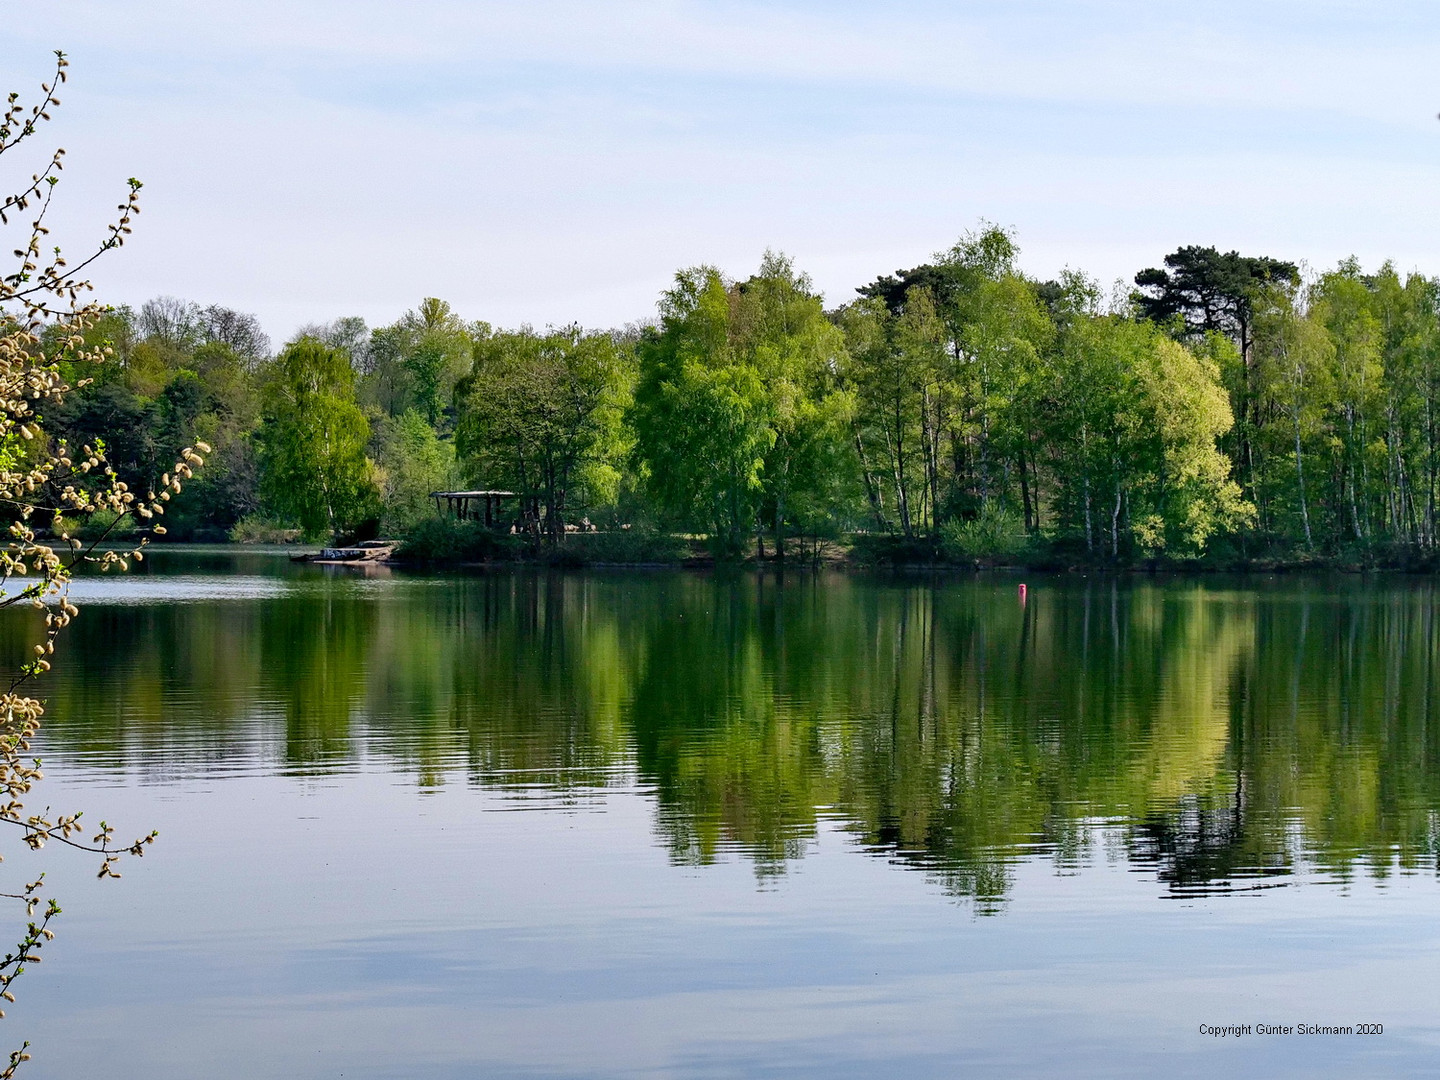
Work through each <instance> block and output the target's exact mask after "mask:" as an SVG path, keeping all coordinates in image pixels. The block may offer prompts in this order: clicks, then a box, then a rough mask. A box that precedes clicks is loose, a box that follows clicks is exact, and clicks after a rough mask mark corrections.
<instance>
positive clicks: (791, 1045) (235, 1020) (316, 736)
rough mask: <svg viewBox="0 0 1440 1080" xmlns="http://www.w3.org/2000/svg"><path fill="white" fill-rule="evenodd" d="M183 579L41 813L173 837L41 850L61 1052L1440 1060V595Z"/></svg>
mask: <svg viewBox="0 0 1440 1080" xmlns="http://www.w3.org/2000/svg"><path fill="white" fill-rule="evenodd" d="M140 570H141V572H140V573H139V574H134V575H131V576H129V577H127V578H123V579H109V578H105V579H88V580H84V581H81V582H79V583H77V585H76V589H75V592H76V595H77V598H78V599H80V600H82V601H83V603H84V605H85V606H84V610H83V613H82V615H81V617H80V618H79V619H78V620H77V622H76V623H75V625H74V627H73V628H72V631H71V633H70V636H69V638H68V639H67V640H66V642H65V644H64V646H63V648H62V650H61V655H60V657H59V660H58V663H57V665H56V671H55V673H54V675H53V676H52V677H51V679H50V682H49V683H48V685H47V686H46V689H45V692H46V694H47V695H48V697H49V701H50V713H51V715H50V719H49V722H48V726H47V728H46V729H45V734H44V746H43V753H44V756H45V759H46V762H47V765H48V766H49V768H48V769H47V772H48V773H49V779H47V781H46V783H45V789H44V798H45V799H46V800H48V801H49V802H50V803H51V804H52V805H54V806H55V807H56V808H57V809H67V810H68V809H72V808H82V807H83V808H85V809H87V810H88V812H89V815H90V816H92V817H101V816H104V817H107V818H108V819H109V820H110V821H111V822H113V823H117V824H118V825H119V827H120V830H121V831H122V832H123V833H126V834H129V833H135V832H140V831H143V830H147V829H149V828H151V827H156V828H159V830H160V832H161V838H160V842H159V843H158V844H157V845H156V847H155V848H154V849H153V851H152V854H151V855H150V856H148V857H147V858H146V859H145V860H144V861H143V863H135V862H133V861H132V862H131V863H130V865H129V866H127V867H125V877H124V880H123V881H120V882H104V883H101V882H96V881H94V880H93V878H92V875H93V872H94V866H92V865H91V863H90V861H89V860H88V859H87V860H83V861H79V862H77V861H74V860H66V859H64V858H62V857H61V856H59V855H54V854H52V853H51V852H50V851H49V850H48V849H47V851H46V852H45V853H44V855H45V859H44V865H45V866H46V867H48V868H49V869H50V871H51V876H52V878H55V879H57V880H58V884H59V886H60V892H61V895H62V898H63V901H64V902H65V907H66V913H65V915H64V916H63V919H62V920H61V924H60V925H58V926H57V929H59V931H60V937H59V938H58V940H57V941H56V942H55V943H54V945H53V947H52V948H51V949H49V950H47V960H48V962H47V963H46V964H45V965H44V966H43V967H42V968H38V969H36V970H35V971H34V972H33V973H31V974H27V975H26V977H25V978H24V979H23V980H22V982H21V983H20V984H17V988H20V989H21V997H20V1002H19V1004H18V1005H17V1006H16V1007H14V1008H13V1009H11V1010H10V1017H9V1019H7V1020H6V1021H5V1029H6V1030H7V1031H8V1032H9V1033H10V1037H11V1039H12V1040H14V1039H18V1038H21V1037H28V1038H29V1039H31V1041H32V1042H33V1043H34V1049H35V1052H36V1060H35V1062H34V1063H33V1065H32V1067H31V1068H30V1070H29V1072H28V1073H27V1075H31V1076H34V1077H36V1078H37V1080H38V1078H41V1077H82V1076H101V1075H104V1076H109V1077H146V1078H169V1077H175V1078H180V1077H186V1078H188V1077H237V1078H238V1077H246V1078H250V1077H256V1078H263V1077H338V1076H344V1077H427V1078H428V1077H526V1078H539V1077H567V1078H568V1077H582V1078H592V1077H593V1078H600V1077H686V1078H689V1077H707V1078H708V1077H872V1076H902V1077H954V1076H960V1075H1000V1074H1009V1075H1027V1076H1028V1075H1035V1076H1062V1075H1063V1076H1154V1075H1156V1074H1157V1073H1160V1072H1162V1071H1163V1072H1166V1073H1168V1074H1170V1075H1176V1076H1201V1075H1213V1074H1215V1073H1216V1072H1217V1070H1225V1071H1228V1072H1231V1073H1235V1074H1239V1075H1296V1076H1313V1075H1337V1076H1339V1075H1366V1076H1392V1075H1393V1076H1407V1075H1422V1074H1423V1075H1429V1074H1431V1073H1433V1072H1434V1070H1435V1065H1436V1062H1437V1061H1440V919H1437V915H1440V882H1437V875H1436V854H1437V847H1440V717H1437V707H1436V700H1437V698H1436V693H1435V691H1436V689H1437V687H1436V680H1437V671H1436V657H1437V648H1440V626H1437V622H1436V615H1435V607H1436V600H1437V591H1436V589H1435V587H1434V586H1433V585H1432V584H1431V582H1429V581H1428V580H1394V581H1390V580H1363V579H1353V578H1351V579H1344V578H1337V579H1333V580H1332V579H1283V580H1265V579H1248V580H1243V581H1241V580H1230V581H1225V580H1206V581H1201V582H1196V581H1171V582H1165V581H1154V580H1149V579H1133V580H1126V579H1122V580H1120V581H1115V580H1112V579H1106V578H1089V579H1085V578H1069V579H1038V578H1029V579H1027V583H1028V585H1029V590H1028V598H1027V601H1026V602H1025V603H1023V604H1022V603H1021V602H1020V598H1019V596H1018V590H1017V582H1018V579H1015V578H1010V577H1005V576H996V577H985V578H979V579H968V578H967V579H946V580H940V581H932V580H909V581H900V580H894V579H869V580H867V579H862V578H853V577H840V576H824V575H821V576H812V575H802V576H792V577H787V578H785V579H784V580H778V579H777V578H776V577H774V576H773V575H771V576H768V577H761V576H754V575H739V576H735V577H733V578H731V577H723V576H703V575H690V574H681V573H674V574H671V573H646V574H635V573H621V572H612V573H594V574H583V575H582V574H567V575H554V576H547V575H544V574H530V573H514V574H511V573H506V574H496V575H487V576H468V577H460V576H452V577H421V576H406V575H401V574H384V573H381V574H378V575H375V576H368V577H362V576H357V575H356V574H355V573H353V572H349V571H338V572H333V571H332V572H327V571H326V570H324V569H322V568H317V567H304V566H294V565H292V564H291V563H290V562H289V561H288V560H287V559H286V558H285V557H284V555H283V553H281V554H276V553H264V552H245V553H241V552H235V551H211V552H196V551H190V552H186V551H181V550H169V551H161V552H159V553H157V554H156V555H155V556H154V557H153V558H152V559H150V560H149V561H147V562H146V563H145V564H143V566H142V567H141V568H140ZM28 617H29V616H28V615H27V616H24V618H28ZM23 629H24V627H22V626H21V625H20V620H19V619H11V620H10V621H9V622H6V623H0V646H3V647H4V648H5V649H7V650H9V651H10V652H11V653H12V654H13V653H16V652H18V650H19V649H20V647H21V645H22V641H23V636H22V631H23ZM9 859H10V861H8V862H7V863H6V864H5V865H6V867H9V868H10V871H11V873H22V872H24V873H28V872H30V871H31V870H32V869H33V868H34V867H38V866H39V865H41V863H40V862H39V861H38V860H37V858H36V857H33V856H29V855H22V854H20V853H15V854H12V855H10V856H9ZM1257 1023H1270V1024H1289V1025H1295V1024H1301V1023H1306V1024H1329V1025H1355V1024H1360V1023H1381V1024H1383V1025H1384V1034H1383V1035H1380V1036H1329V1037H1325V1036H1310V1037H1306V1036H1299V1035H1292V1036H1288V1037H1286V1036H1271V1037H1263V1036H1258V1035H1252V1036H1248V1037H1244V1038H1229V1039H1218V1038H1213V1037H1209V1036H1205V1035H1202V1034H1200V1032H1199V1028H1200V1026H1201V1025H1202V1024H1216V1025H1224V1024H1257Z"/></svg>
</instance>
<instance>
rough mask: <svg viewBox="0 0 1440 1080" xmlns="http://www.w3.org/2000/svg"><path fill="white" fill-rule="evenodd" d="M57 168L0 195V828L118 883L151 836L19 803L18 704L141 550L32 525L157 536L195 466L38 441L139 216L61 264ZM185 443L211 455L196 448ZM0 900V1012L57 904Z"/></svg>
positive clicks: (13, 122)
mask: <svg viewBox="0 0 1440 1080" xmlns="http://www.w3.org/2000/svg"><path fill="white" fill-rule="evenodd" d="M55 56H56V67H55V72H54V76H53V78H51V80H50V81H49V82H46V83H44V84H42V86H41V96H40V100H39V101H38V103H36V104H34V105H31V106H28V107H27V106H25V105H24V104H23V103H22V102H21V100H20V97H19V95H18V94H14V93H12V94H10V96H9V98H8V101H7V104H6V106H5V109H4V111H3V113H0V157H3V155H7V154H11V153H13V152H14V151H15V150H16V149H17V148H18V147H20V146H22V144H25V143H26V142H28V141H29V140H30V138H31V137H32V136H34V135H35V133H36V132H37V130H38V129H39V127H40V125H41V124H42V123H43V122H45V121H47V120H49V119H50V110H51V109H53V108H54V107H56V106H58V105H59V104H60V99H59V97H58V96H57V91H58V89H59V85H60V84H61V83H62V82H64V81H65V77H66V70H65V69H66V67H67V63H66V60H65V56H64V54H63V53H58V52H57V53H56V54H55ZM9 160H11V159H6V160H5V161H4V162H3V164H4V165H7V166H8V164H9ZM63 160H64V151H63V150H56V151H55V152H54V153H53V154H52V155H50V157H49V158H48V160H47V161H46V162H45V163H44V164H43V165H42V166H41V168H40V170H39V171H38V172H35V173H32V174H31V176H30V179H29V180H25V179H23V178H17V180H16V182H15V183H14V185H13V186H11V187H10V188H9V190H10V192H11V193H10V194H9V195H8V196H3V197H0V228H8V229H11V230H13V231H12V237H13V238H14V240H15V244H14V251H15V264H14V265H13V267H12V269H11V271H10V272H9V273H8V274H5V275H3V276H0V505H3V507H4V510H3V513H0V519H3V521H4V530H5V539H4V541H3V544H0V608H22V607H23V608H31V609H33V611H34V617H35V622H34V623H33V625H34V627H35V639H34V642H33V645H32V649H33V653H32V655H31V656H30V658H29V659H28V660H27V661H26V662H24V663H23V664H21V665H20V666H19V667H18V668H17V669H16V670H15V671H14V672H13V674H12V676H11V678H10V682H9V686H8V687H7V688H6V690H5V692H4V693H3V694H0V787H3V788H4V790H5V791H6V799H7V801H6V802H4V803H3V804H0V823H3V824H5V825H7V826H9V827H11V828H13V829H14V830H15V832H16V833H18V836H19V839H20V842H21V843H22V844H23V845H24V846H25V847H26V848H28V849H30V850H31V851H39V850H40V849H42V848H44V847H45V846H46V845H47V844H48V843H55V844H60V845H64V846H68V847H71V848H78V849H80V850H83V851H88V852H92V853H96V854H98V855H100V857H101V864H100V876H101V877H102V878H103V877H119V876H120V875H119V874H118V872H117V871H116V869H115V864H116V862H117V861H118V859H119V858H120V856H121V855H122V854H126V853H128V854H132V855H141V854H143V853H144V851H145V848H146V846H148V845H149V844H150V843H152V842H153V841H154V839H155V834H154V833H153V832H152V833H150V834H149V835H147V836H141V837H139V838H138V839H136V840H135V841H134V842H133V843H131V844H128V845H126V844H123V843H120V844H117V842H116V838H115V831H114V829H113V828H111V827H110V826H109V825H107V824H105V822H103V821H102V822H100V823H99V825H98V826H97V827H95V829H94V831H93V832H92V831H91V828H90V827H89V826H88V823H86V822H83V821H82V816H83V815H82V814H81V813H80V812H74V813H55V812H53V811H52V810H50V808H48V807H47V808H45V809H44V810H42V811H40V812H38V813H37V812H33V811H32V810H30V809H29V808H28V807H27V804H28V803H30V802H31V794H32V792H33V791H34V788H35V785H36V784H37V783H38V782H39V781H40V780H41V779H42V773H41V768H40V762H39V761H38V760H36V759H34V758H33V757H31V756H30V755H31V748H32V745H33V742H34V739H35V737H36V733H37V732H38V730H39V728H40V722H41V718H42V717H43V715H44V713H45V707H44V704H43V702H42V701H40V700H39V699H38V698H34V697H31V696H29V691H30V689H31V684H32V683H34V682H35V681H36V680H39V679H40V678H41V677H42V676H43V675H44V674H45V673H46V672H47V671H49V670H50V657H51V656H52V655H53V654H54V652H55V643H56V640H57V638H58V637H59V636H60V634H61V632H62V631H63V630H64V629H65V627H66V626H68V625H69V623H70V621H71V619H73V618H74V617H75V616H76V615H77V614H78V610H77V609H76V607H75V605H74V604H73V603H71V601H70V598H69V583H70V575H71V573H72V572H73V570H74V568H75V567H76V566H77V565H78V564H79V563H81V562H82V561H89V562H92V563H94V564H96V566H97V567H98V568H99V569H100V570H102V571H108V570H125V569H128V567H129V565H130V563H131V562H133V561H138V560H140V559H142V558H143V557H144V554H143V552H142V551H141V550H140V548H139V547H135V548H132V549H130V550H128V551H126V550H113V549H112V550H106V551H100V550H99V549H98V548H97V547H96V543H98V541H97V542H96V543H92V544H91V545H90V546H89V547H84V546H82V545H81V543H80V541H78V540H76V539H74V538H72V537H70V536H69V535H68V533H67V532H65V531H63V530H62V531H61V532H60V535H59V536H58V537H55V538H53V539H50V540H46V539H42V528H43V525H44V524H45V523H46V522H50V521H57V522H58V521H63V520H64V518H65V517H75V516H80V517H84V516H92V515H96V514H98V513H104V514H105V515H106V517H107V518H108V519H109V521H110V523H111V524H110V528H111V529H112V530H114V529H117V527H119V526H121V525H123V524H124V523H125V522H126V521H127V519H135V520H138V521H139V522H141V523H142V524H145V525H148V526H150V527H151V529H152V531H153V532H156V533H163V532H164V528H163V526H161V525H160V524H159V523H158V522H159V520H160V518H161V516H162V515H163V514H164V512H165V507H166V504H167V503H169V501H170V499H171V497H172V496H173V495H174V494H175V493H177V492H179V491H180V489H181V486H182V484H183V483H184V482H185V481H186V480H188V479H189V478H190V476H191V474H192V470H193V468H194V467H196V466H198V465H199V464H200V463H201V459H200V456H199V454H197V453H196V452H195V450H194V449H192V448H190V447H186V448H185V449H184V450H183V451H182V452H181V455H180V460H179V461H177V462H175V463H174V465H173V466H172V467H171V468H170V470H169V471H168V472H166V473H165V474H164V475H163V476H162V477H160V478H159V482H157V483H156V484H155V485H154V486H155V489H157V490H158V493H157V490H149V489H148V488H146V489H142V490H137V489H136V488H135V486H133V485H131V484H127V483H125V482H124V481H122V480H120V478H119V477H118V476H117V475H116V474H115V471H114V469H113V468H111V467H110V465H109V464H108V462H107V461H106V460H105V456H104V453H103V452H102V448H101V447H100V446H98V445H96V446H82V447H71V446H67V445H65V444H64V443H61V442H56V441H52V440H51V438H50V437H49V436H48V435H47V433H46V431H45V428H44V423H43V419H42V414H43V413H44V412H45V411H48V410H50V409H52V408H54V407H55V406H57V405H59V404H61V403H63V401H64V400H65V398H66V396H67V395H69V394H70V393H71V392H72V390H73V387H72V386H71V384H70V383H68V382H67V381H66V379H65V377H64V376H63V374H62V371H65V370H74V369H75V368H77V367H78V368H82V369H83V368H88V367H90V366H93V365H96V364H101V363H103V362H104V361H105V360H106V359H107V349H106V348H105V347H96V346H87V344H86V332H87V331H88V330H90V329H91V328H93V327H94V326H95V325H96V323H97V322H98V321H99V320H100V319H101V318H102V316H103V315H104V311H103V309H102V308H101V307H100V306H99V305H97V304H94V303H91V302H89V301H87V300H86V299H85V297H86V294H88V293H89V292H90V291H91V286H90V283H89V282H88V281H87V280H86V279H85V278H84V276H83V271H84V269H85V268H86V267H87V266H89V265H90V264H91V263H92V262H93V261H94V260H95V259H97V258H99V257H100V256H101V255H103V254H104V253H105V252H107V251H110V250H112V249H114V248H118V247H120V246H121V245H122V244H123V243H124V242H125V238H126V237H127V236H128V235H129V233H130V229H131V223H132V221H133V220H134V217H135V215H136V214H137V213H139V209H140V208H139V191H140V182H139V181H137V180H134V179H132V180H130V181H129V192H128V195H127V196H126V198H125V200H124V201H123V202H122V203H121V204H120V206H119V213H118V216H117V217H116V218H115V219H114V221H113V222H112V223H111V224H110V225H109V227H108V228H107V230H106V232H105V234H104V236H103V238H102V239H101V240H100V242H99V243H98V244H97V245H96V246H95V248H94V249H92V250H91V251H90V252H88V253H87V254H86V255H85V256H84V257H82V258H81V259H80V260H79V262H78V263H77V264H75V265H74V266H73V267H72V266H70V265H69V264H68V261H67V260H66V259H65V257H64V255H63V254H62V252H61V250H60V248H58V247H56V246H54V245H53V244H52V243H51V242H50V241H49V240H48V239H47V235H48V233H49V228H48V226H47V225H46V224H45V220H46V216H47V214H48V212H49V210H50V206H51V201H52V199H53V197H54V193H55V189H56V187H57V185H58V184H59V181H60V172H61V168H62V164H63ZM22 176H23V174H22ZM196 445H197V446H198V447H199V448H200V449H202V450H208V447H206V446H205V445H204V444H203V443H197V444H196ZM62 515H63V516H62ZM6 865H7V866H10V865H11V864H9V863H7V864H6ZM32 874H33V875H35V876H33V877H32ZM26 878H30V880H29V881H28V882H27V881H26ZM0 895H3V896H5V897H6V898H8V899H11V900H14V901H15V902H16V903H17V904H18V906H19V907H20V908H22V909H23V910H24V913H25V919H26V921H25V924H24V929H23V931H21V933H20V939H19V941H18V942H17V943H16V945H15V946H14V947H13V948H12V949H10V950H9V951H8V952H6V953H5V954H4V955H3V956H0V998H3V999H4V1000H5V1001H7V1002H10V1001H14V1000H15V998H14V994H13V991H12V985H13V983H14V981H15V979H16V978H17V977H18V976H19V975H21V974H22V973H23V972H24V971H25V970H26V968H27V967H28V966H29V965H31V964H35V963H38V962H39V959H40V957H39V955H38V954H39V953H40V951H41V950H42V949H43V947H44V945H45V943H46V942H47V941H49V940H50V939H51V938H53V937H54V931H52V930H51V929H50V924H51V922H52V921H53V920H54V919H55V917H56V916H58V915H59V914H60V907H59V904H58V903H57V902H56V900H55V898H54V896H53V895H51V894H50V893H49V891H48V889H47V888H46V883H45V875H44V874H43V873H39V874H35V871H34V870H31V871H29V872H27V873H25V874H24V875H23V876H22V877H20V878H18V879H16V883H15V884H13V885H11V886H9V887H8V888H7V889H6V890H5V891H4V892H3V894H0ZM3 1015H4V1013H3V1011H0V1016H3ZM28 1046H29V1044H28V1043H26V1044H24V1045H23V1046H21V1047H20V1048H19V1049H18V1050H15V1051H13V1052H12V1053H11V1054H10V1056H9V1061H8V1063H7V1064H6V1065H5V1066H4V1067H3V1068H0V1080H8V1078H9V1077H11V1076H13V1075H14V1074H15V1071H16V1069H17V1068H18V1067H19V1065H20V1063H21V1062H22V1061H24V1060H26V1059H28V1058H29V1056H30V1055H29V1053H28V1049H27V1048H28Z"/></svg>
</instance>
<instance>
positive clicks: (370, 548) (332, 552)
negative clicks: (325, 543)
mask: <svg viewBox="0 0 1440 1080" xmlns="http://www.w3.org/2000/svg"><path fill="white" fill-rule="evenodd" d="M399 546H400V542H399V541H398V540H363V541H361V542H360V543H358V544H356V545H354V546H353V547H333V548H321V549H320V550H319V551H315V552H306V553H305V554H303V555H291V556H290V561H291V562H308V563H324V564H325V565H327V566H351V565H363V564H366V563H381V562H387V561H388V560H389V559H390V557H391V556H392V555H394V554H395V549H396V548H397V547H399Z"/></svg>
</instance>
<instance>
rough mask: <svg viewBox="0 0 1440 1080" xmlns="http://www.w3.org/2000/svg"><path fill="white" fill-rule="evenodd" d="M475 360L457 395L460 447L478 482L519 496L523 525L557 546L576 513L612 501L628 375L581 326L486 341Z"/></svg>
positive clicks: (603, 342)
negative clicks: (539, 532) (545, 536)
mask: <svg viewBox="0 0 1440 1080" xmlns="http://www.w3.org/2000/svg"><path fill="white" fill-rule="evenodd" d="M474 355H475V366H474V370H473V371H472V373H471V374H470V375H469V376H467V377H466V378H465V379H463V380H462V381H461V382H460V384H459V386H458V388H457V391H456V402H457V412H458V414H459V425H458V428H457V430H456V437H455V441H456V449H457V450H458V452H459V454H460V456H461V457H462V458H463V459H464V462H465V464H466V467H467V468H468V470H469V471H470V473H471V475H472V476H473V477H474V478H475V479H476V480H477V481H479V482H482V483H484V484H485V485H486V486H487V487H497V486H501V485H503V486H505V487H507V488H510V489H512V490H514V491H516V492H517V493H518V494H519V495H521V497H522V499H523V500H524V504H525V514H526V520H527V522H528V524H529V525H530V526H531V527H533V528H536V529H543V531H544V532H545V533H546V534H547V535H548V536H549V537H550V539H551V540H552V541H554V540H559V539H560V538H562V537H563V536H564V534H565V525H566V520H567V517H570V516H573V512H583V511H584V510H585V509H587V508H589V507H593V506H595V505H596V504H599V503H602V502H607V501H611V500H613V497H614V487H615V483H614V479H615V478H614V469H615V465H616V464H617V462H618V459H619V457H620V446H621V441H620V440H621V432H620V421H621V416H622V409H623V406H624V403H625V400H626V395H627V393H628V390H629V378H628V369H627V367H626V365H625V364H624V362H623V361H622V358H621V356H620V354H619V352H618V350H617V349H616V347H615V342H614V340H613V338H612V337H611V336H610V335H608V334H598V333H588V334H587V333H585V332H583V331H582V330H581V329H580V328H579V327H577V326H571V327H567V328H565V329H563V330H557V331H553V332H551V333H549V334H545V335H543V336H542V335H538V334H535V333H533V332H531V331H528V330H521V331H518V332H515V333H498V334H489V335H486V336H484V337H481V338H480V339H479V340H477V341H476V342H475V345H474ZM577 496H578V498H577ZM577 503H578V504H579V505H578V506H577V505H576V504H577ZM542 508H543V513H542V512H541V511H542Z"/></svg>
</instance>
